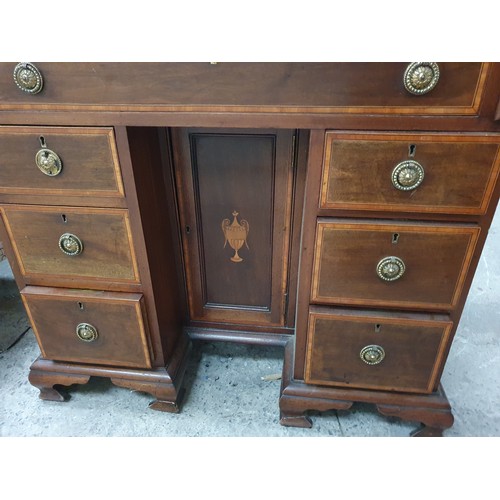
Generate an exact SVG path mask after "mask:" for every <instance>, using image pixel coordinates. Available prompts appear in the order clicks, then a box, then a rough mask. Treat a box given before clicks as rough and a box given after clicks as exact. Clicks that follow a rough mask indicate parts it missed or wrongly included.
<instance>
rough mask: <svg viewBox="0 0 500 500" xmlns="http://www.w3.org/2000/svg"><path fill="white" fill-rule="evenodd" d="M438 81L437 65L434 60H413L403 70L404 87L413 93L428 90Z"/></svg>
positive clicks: (416, 93) (421, 92) (420, 93)
mask: <svg viewBox="0 0 500 500" xmlns="http://www.w3.org/2000/svg"><path fill="white" fill-rule="evenodd" d="M438 81H439V66H438V65H437V64H436V63H435V62H414V63H411V64H410V65H409V66H408V67H407V68H406V71H405V74H404V77H403V83H404V86H405V89H406V90H407V91H408V92H410V94H414V95H423V94H427V92H430V91H431V90H432V89H433V88H434V87H435V86H436V85H437V83H438Z"/></svg>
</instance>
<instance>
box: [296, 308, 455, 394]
mask: <svg viewBox="0 0 500 500" xmlns="http://www.w3.org/2000/svg"><path fill="white" fill-rule="evenodd" d="M414 316H417V315H414ZM419 316H420V315H419ZM421 316H423V317H424V318H425V319H423V318H422V319H415V318H409V317H408V316H406V317H404V316H398V315H396V314H390V313H385V314H384V313H365V312H357V311H349V312H345V311H344V312H342V311H337V310H335V309H332V310H330V311H328V312H310V314H309V326H308V345H307V360H306V375H305V381H306V383H311V384H319V385H335V386H344V387H358V388H366V389H383V390H390V391H406V392H408V391H409V392H422V393H429V392H432V391H433V390H434V389H435V387H436V385H437V382H438V377H439V372H440V369H441V366H442V364H443V363H444V352H445V349H446V345H447V342H448V338H449V335H450V331H451V328H452V323H451V322H450V321H449V320H448V319H447V318H446V319H445V318H443V319H441V320H439V321H438V320H436V319H431V318H430V317H428V316H427V315H421Z"/></svg>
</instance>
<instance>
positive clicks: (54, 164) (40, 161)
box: [35, 148, 62, 177]
mask: <svg viewBox="0 0 500 500" xmlns="http://www.w3.org/2000/svg"><path fill="white" fill-rule="evenodd" d="M35 163H36V166H37V167H38V168H39V169H40V170H41V171H42V172H43V173H44V174H45V175H48V176H49V177H55V176H56V175H59V174H60V173H61V170H62V161H61V158H60V157H59V155H58V154H57V153H54V151H52V150H51V149H47V148H42V149H40V151H38V153H37V154H36V155H35Z"/></svg>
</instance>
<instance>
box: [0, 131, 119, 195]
mask: <svg viewBox="0 0 500 500" xmlns="http://www.w3.org/2000/svg"><path fill="white" fill-rule="evenodd" d="M4 193H7V194H18V195H23V194H24V195H27V196H31V195H33V194H36V195H46V196H48V197H49V196H64V195H73V196H82V197H84V198H86V197H87V198H89V197H95V196H98V197H115V198H122V197H123V196H124V193H123V185H122V179H121V173H120V167H119V164H118V155H117V152H116V146H115V140H114V134H113V130H112V129H111V128H58V127H0V196H1V195H2V194H4Z"/></svg>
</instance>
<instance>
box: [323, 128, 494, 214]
mask: <svg viewBox="0 0 500 500" xmlns="http://www.w3.org/2000/svg"><path fill="white" fill-rule="evenodd" d="M499 145H500V136H477V135H476V136H474V135H460V136H450V135H440V134H427V135H422V134H398V135H391V134H369V133H362V134H349V133H334V132H329V133H327V134H326V148H325V157H324V167H323V181H322V192H321V208H323V209H347V210H391V211H394V210H399V211H403V212H429V213H450V214H478V215H480V214H484V213H486V210H487V208H488V203H489V201H490V199H491V196H492V193H493V189H494V187H495V181H496V179H497V177H498V172H499V169H500V155H499Z"/></svg>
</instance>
